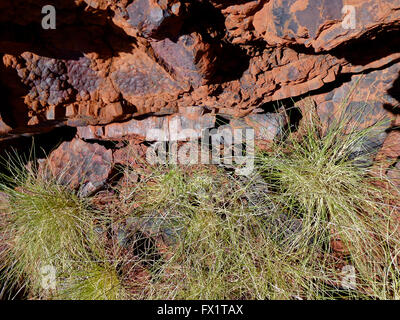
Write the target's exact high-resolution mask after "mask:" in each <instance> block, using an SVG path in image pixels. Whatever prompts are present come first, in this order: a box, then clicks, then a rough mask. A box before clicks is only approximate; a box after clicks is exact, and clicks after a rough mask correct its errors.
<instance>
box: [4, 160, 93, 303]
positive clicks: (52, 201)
mask: <svg viewBox="0 0 400 320" xmlns="http://www.w3.org/2000/svg"><path fill="white" fill-rule="evenodd" d="M6 165H7V169H8V171H9V173H8V175H3V176H2V179H3V183H2V184H1V189H2V192H4V193H5V194H6V195H7V197H8V204H9V210H8V211H9V212H8V213H7V215H6V218H5V219H6V221H5V222H4V223H3V226H2V230H1V232H2V233H3V234H5V235H6V239H7V245H6V247H7V249H6V250H5V251H3V252H2V253H1V256H0V263H1V269H2V270H3V272H2V275H3V278H5V279H7V280H8V281H9V282H10V281H12V282H13V283H15V284H19V285H20V286H22V287H24V288H25V290H26V291H27V292H28V294H29V295H31V296H32V297H43V296H46V295H48V294H52V292H49V291H46V290H44V289H43V282H42V281H43V277H46V274H45V273H46V272H48V271H49V270H55V271H56V273H57V274H56V277H57V279H58V280H59V279H61V278H63V277H64V275H65V274H68V273H69V272H71V270H74V268H75V267H76V264H77V263H79V262H80V261H82V260H86V259H89V258H91V257H92V254H95V252H96V250H97V249H96V245H95V241H94V239H95V238H94V235H93V232H92V230H93V223H94V215H93V212H91V211H90V210H89V208H88V205H87V202H86V201H85V200H83V199H81V198H79V197H78V196H77V195H76V194H75V193H74V192H72V191H71V190H70V189H68V187H66V186H62V185H60V184H58V183H57V181H56V179H54V178H51V177H49V176H48V175H47V174H44V172H40V170H37V169H36V168H35V167H34V166H33V165H32V166H24V165H23V164H22V161H21V159H20V158H18V157H17V158H15V157H12V158H11V159H10V160H8V161H7V162H6ZM51 268H54V269H51ZM3 280H4V279H3ZM44 287H45V288H46V285H44ZM53 293H54V292H53Z"/></svg>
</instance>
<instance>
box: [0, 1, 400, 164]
mask: <svg viewBox="0 0 400 320" xmlns="http://www.w3.org/2000/svg"><path fill="white" fill-rule="evenodd" d="M48 4H52V5H54V6H55V8H56V10H57V28H56V30H44V29H42V27H41V20H42V18H43V15H42V14H41V9H42V7H43V6H44V5H48ZM346 5H347V6H348V5H350V6H353V8H354V13H355V26H354V28H353V29H347V28H345V27H344V25H343V23H342V21H343V20H345V22H346V21H347V20H346V19H348V18H349V12H346V11H343V7H344V6H346ZM399 35H400V0H379V1H378V0H329V1H325V0H269V1H268V0H253V1H251V0H250V1H246V0H229V1H220V0H197V1H189V0H133V1H132V0H58V1H50V0H34V1H33V0H14V1H1V3H0V55H1V57H2V59H1V60H0V68H1V73H0V84H1V91H2V105H1V109H0V134H1V136H2V137H3V139H4V138H7V137H10V136H12V135H18V134H21V133H27V132H31V133H35V132H43V131H44V130H47V129H50V128H53V127H55V126H56V125H68V126H73V127H78V128H79V130H78V137H79V138H81V139H88V140H125V139H141V140H143V141H144V140H154V137H152V135H151V129H154V128H156V129H162V130H164V131H165V134H166V137H167V138H168V139H172V138H177V139H184V138H185V137H182V136H180V135H179V132H180V130H181V129H184V128H192V129H194V130H198V131H200V130H201V129H204V128H210V127H215V126H217V125H218V124H217V123H218V121H216V118H218V117H220V116H222V117H224V119H227V122H232V125H234V122H235V121H244V122H246V123H247V124H249V125H251V126H255V127H256V129H257V130H258V132H261V131H262V130H261V131H260V126H261V128H271V130H272V133H270V134H263V135H262V134H261V135H258V136H259V138H260V139H272V138H273V137H274V136H275V133H277V132H278V130H277V128H276V125H275V124H276V121H277V120H276V117H275V116H274V115H272V114H275V113H276V109H277V108H278V107H279V106H281V105H282V104H283V106H284V107H286V108H289V107H291V106H292V105H293V101H299V100H301V99H302V98H304V97H307V96H311V97H312V98H313V99H314V100H315V102H316V105H317V109H318V110H317V111H318V114H319V115H320V117H321V118H322V119H323V120H324V121H328V120H329V118H330V117H331V116H334V115H335V113H336V112H337V111H338V109H339V108H340V106H341V105H342V101H343V100H344V99H345V98H346V97H347V96H348V95H349V93H351V95H350V99H349V101H350V104H349V106H348V107H347V108H348V111H349V112H352V110H353V111H354V110H359V109H357V108H358V107H359V106H362V107H363V108H362V110H363V111H362V112H361V114H358V117H357V121H358V122H359V123H360V125H362V126H367V125H370V124H371V123H374V122H375V121H376V120H377V119H382V118H387V119H388V121H389V124H388V125H387V127H386V128H385V129H388V130H394V129H393V127H394V126H396V125H397V126H398V125H399V123H400V119H399V112H398V109H396V108H397V107H398V105H399V101H400V89H399V87H400V80H399V79H400V78H399V72H400V37H399ZM275 107H276V108H275ZM357 112H358V113H359V112H360V111H357ZM243 117H245V118H244V119H242V120H241V119H240V118H243ZM396 117H397V118H396ZM255 118H257V119H258V120H257V121H253V120H254V119H255ZM252 119H253V120H252ZM264 131H265V130H264ZM274 132H275V133H274ZM393 150H397V149H393ZM392 156H393V157H394V158H397V157H398V156H400V154H398V153H396V154H393V153H392Z"/></svg>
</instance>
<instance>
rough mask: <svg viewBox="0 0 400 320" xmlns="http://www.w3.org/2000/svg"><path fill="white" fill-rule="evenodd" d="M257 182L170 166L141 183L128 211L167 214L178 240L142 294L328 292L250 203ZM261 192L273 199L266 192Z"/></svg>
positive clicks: (313, 294)
mask: <svg viewBox="0 0 400 320" xmlns="http://www.w3.org/2000/svg"><path fill="white" fill-rule="evenodd" d="M244 180H245V179H244ZM250 182H251V181H250V180H248V181H243V179H239V178H238V177H236V176H233V175H230V174H227V173H226V172H224V171H223V170H217V169H215V168H212V167H210V168H205V167H198V168H195V169H192V170H190V169H187V168H186V169H185V168H181V167H164V168H157V169H155V170H154V171H153V173H152V174H151V175H150V176H149V178H148V179H146V180H142V181H141V182H139V183H137V184H136V185H135V186H136V187H135V189H134V191H133V192H131V193H130V196H131V197H132V198H131V199H130V200H129V198H126V199H125V201H126V204H127V205H128V207H127V208H125V210H127V212H130V215H132V216H133V217H138V216H144V215H149V216H151V217H154V218H153V219H160V220H162V223H163V226H164V228H165V229H169V230H171V232H170V233H169V234H170V235H173V237H174V238H175V241H174V242H173V244H170V245H169V246H168V247H167V248H163V250H162V255H161V256H162V258H161V261H160V262H159V263H158V265H157V267H158V269H157V272H154V273H153V275H152V278H151V280H149V281H147V283H146V284H145V285H144V286H143V290H142V291H140V292H137V293H136V295H135V297H136V298H146V299H149V298H151V299H265V298H269V299H293V298H295V297H297V296H300V295H301V296H302V297H317V296H318V295H319V294H320V292H319V291H318V290H311V288H312V287H313V286H314V284H313V281H314V279H315V278H316V277H319V275H318V274H317V272H315V270H312V269H311V268H308V266H307V265H305V264H304V263H303V261H299V255H298V254H296V253H293V252H287V250H286V249H285V248H281V247H279V245H278V244H276V243H275V242H274V240H273V239H272V238H271V237H270V236H269V234H268V232H267V228H266V225H265V224H264V223H263V221H262V219H261V214H260V211H262V210H261V209H260V208H253V207H254V205H250V202H249V199H250V198H254V197H253V196H254V195H252V193H253V192H254V191H253V190H251V185H252V184H251V183H250ZM256 192H257V196H258V197H260V198H262V197H265V195H264V194H263V191H262V190H260V189H259V190H257V191H256ZM264 192H266V190H264ZM122 193H124V192H122ZM125 194H127V193H125ZM128 194H129V193H128ZM129 204H131V206H129ZM136 204H139V205H138V206H137V205H136ZM255 209H257V210H255ZM154 211H156V212H157V215H154ZM265 213H268V209H267V208H265Z"/></svg>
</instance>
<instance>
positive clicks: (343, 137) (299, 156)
mask: <svg viewBox="0 0 400 320" xmlns="http://www.w3.org/2000/svg"><path fill="white" fill-rule="evenodd" d="M338 118H339V120H336V121H333V122H332V123H331V124H330V126H329V127H328V128H322V126H321V125H320V124H319V123H318V121H311V122H309V123H308V125H307V126H306V128H305V129H306V130H304V132H303V133H304V134H303V136H301V137H298V136H295V135H294V134H292V133H290V132H289V134H288V137H287V139H285V140H284V141H279V142H277V143H275V144H274V145H273V146H272V150H271V152H268V153H265V154H263V155H261V156H260V157H259V159H258V160H259V166H260V167H259V170H260V173H261V174H262V176H263V177H264V179H265V180H266V181H267V182H268V183H269V186H270V190H271V193H270V194H269V198H270V199H271V201H272V202H273V203H274V204H275V205H276V208H277V212H278V213H282V212H284V213H285V214H287V215H289V216H292V217H296V218H299V219H301V220H302V231H301V232H299V233H297V234H296V235H294V236H293V239H291V241H289V242H287V250H289V251H293V252H297V253H299V252H304V257H305V258H304V259H307V258H306V256H307V255H308V256H309V257H312V259H314V258H315V256H316V255H320V256H321V259H319V260H314V261H309V262H308V263H310V264H313V265H316V264H320V266H321V267H322V268H328V261H327V260H326V261H325V259H327V257H328V256H329V255H330V254H331V253H332V247H331V244H332V243H333V241H334V240H335V241H340V242H341V244H342V247H343V248H342V249H343V250H342V251H343V253H344V254H343V255H344V256H345V259H346V261H345V264H348V265H350V266H353V267H354V268H355V271H356V285H355V287H354V289H355V290H356V292H357V295H360V296H361V295H363V296H369V297H371V298H399V290H400V287H399V284H400V282H399V279H400V278H399V274H398V271H399V270H398V257H397V256H398V249H399V243H400V242H399V240H400V237H399V232H398V230H397V223H396V220H395V216H394V215H395V213H396V211H395V210H396V208H395V207H393V206H391V205H390V204H393V203H394V202H395V200H396V197H399V193H398V190H397V191H396V190H392V193H389V192H387V191H385V190H383V189H382V188H379V187H378V186H377V185H379V184H378V183H377V182H379V181H380V180H383V179H384V178H382V177H380V178H377V177H375V176H374V175H373V174H372V173H371V170H370V167H369V166H368V163H369V162H370V159H371V157H373V155H371V153H370V151H368V150H365V149H364V150H362V148H361V151H360V146H362V145H363V144H365V142H366V141H371V140H374V139H376V138H377V133H378V132H379V129H380V127H381V125H382V123H377V124H375V125H373V126H371V127H369V128H368V129H358V130H357V129H355V128H354V127H353V126H352V125H351V124H352V120H354V118H355V117H354V116H346V115H341V116H339V117H338ZM393 191H394V192H395V194H393ZM397 199H398V198H397ZM307 260H310V259H307Z"/></svg>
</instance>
